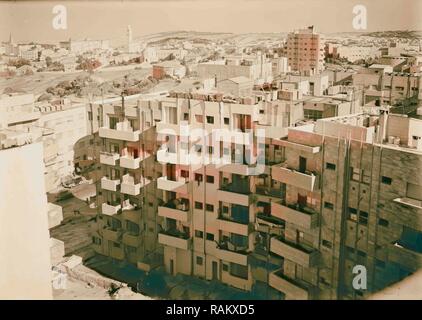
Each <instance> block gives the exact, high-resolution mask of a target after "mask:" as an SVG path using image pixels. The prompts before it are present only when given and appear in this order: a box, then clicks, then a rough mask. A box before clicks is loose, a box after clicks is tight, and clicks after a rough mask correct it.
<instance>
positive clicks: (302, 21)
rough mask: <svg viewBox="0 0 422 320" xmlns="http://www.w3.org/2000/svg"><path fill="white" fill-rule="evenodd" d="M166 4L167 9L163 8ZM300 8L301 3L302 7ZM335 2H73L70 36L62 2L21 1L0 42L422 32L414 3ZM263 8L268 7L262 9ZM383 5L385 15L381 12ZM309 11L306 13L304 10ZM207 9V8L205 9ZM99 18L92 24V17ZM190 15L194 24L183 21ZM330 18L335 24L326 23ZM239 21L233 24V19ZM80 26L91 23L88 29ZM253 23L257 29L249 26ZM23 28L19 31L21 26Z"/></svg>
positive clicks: (10, 9) (6, 15)
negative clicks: (310, 28)
mask: <svg viewBox="0 0 422 320" xmlns="http://www.w3.org/2000/svg"><path fill="white" fill-rule="evenodd" d="M163 2H164V3H165V5H163ZM298 2H299V3H298ZM338 2H339V1H334V0H317V1H312V2H311V1H309V0H300V1H291V0H283V1H273V0H235V1H231V2H230V3H226V2H224V1H213V2H211V1H209V0H196V1H192V0H190V1H184V0H161V1H155V2H152V1H136V2H135V1H121V2H117V1H105V2H98V1H89V2H86V3H85V2H81V1H70V2H66V3H64V5H65V6H66V8H67V24H68V27H67V29H66V30H54V29H53V27H52V19H53V17H54V16H55V15H54V14H53V13H52V8H53V7H54V6H55V5H58V4H61V3H59V2H52V1H51V2H50V1H34V2H29V1H23V2H2V3H0V20H1V21H3V22H2V23H0V25H2V24H4V26H11V27H9V28H6V27H3V26H2V27H1V28H0V38H1V39H2V40H4V41H5V40H7V39H8V38H9V35H10V33H12V34H13V37H14V39H15V41H17V42H29V41H35V42H37V41H39V42H57V41H63V40H67V39H69V38H72V39H85V38H91V39H96V38H98V39H103V38H108V39H110V40H112V41H113V42H116V44H118V43H119V42H120V41H122V39H124V35H125V30H126V26H127V25H128V24H130V25H131V26H132V29H133V32H134V37H135V38H136V37H141V36H144V35H148V34H154V33H161V32H171V31H173V32H174V31H178V30H180V31H182V30H183V31H197V32H215V33H234V34H245V33H284V32H289V31H292V30H294V29H299V28H302V27H305V26H307V25H315V26H316V28H317V30H318V31H319V32H321V33H325V34H330V33H333V31H334V30H335V32H337V33H338V32H365V31H366V32H375V31H390V30H422V23H421V22H420V21H418V19H417V14H416V12H417V11H418V10H415V7H421V9H422V3H420V2H418V1H415V0H405V1H401V2H400V3H397V2H396V1H389V2H387V3H385V1H380V0H373V1H368V0H365V1H359V2H356V1H351V0H346V1H341V2H340V3H338ZM263 4H265V5H263ZM358 4H362V5H365V6H366V8H367V14H368V26H367V27H368V28H367V30H354V29H353V26H352V20H353V17H354V16H355V15H354V14H353V7H354V6H355V5H358ZM381 4H382V8H383V10H382V14H381V13H380V11H379V10H378V8H379V7H380V5H381ZM305 6H306V8H307V10H303V7H305ZM203 8H206V10H205V9H203ZM92 14H95V16H98V17H101V18H99V19H94V21H93V20H89V19H90V16H91V15H92ZM185 14H188V15H189V17H190V19H182V18H181V17H183V15H185ZM326 14H329V16H330V17H331V19H326ZM234 16H235V17H237V18H236V19H233V17H234ZM81 21H90V26H89V28H86V24H85V23H81ZM251 21H254V22H255V23H250V22H251ZM17 23H20V25H17Z"/></svg>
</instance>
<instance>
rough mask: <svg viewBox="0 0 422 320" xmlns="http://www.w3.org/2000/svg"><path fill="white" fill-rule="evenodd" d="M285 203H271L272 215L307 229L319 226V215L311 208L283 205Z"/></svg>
mask: <svg viewBox="0 0 422 320" xmlns="http://www.w3.org/2000/svg"><path fill="white" fill-rule="evenodd" d="M282 203H283V202H272V203H271V215H272V216H274V217H277V218H279V219H282V220H285V221H286V222H288V223H293V224H295V225H297V226H299V227H302V228H305V229H313V228H315V227H317V226H318V214H317V213H316V212H315V211H313V210H312V209H310V208H306V207H300V206H299V205H283V204H282Z"/></svg>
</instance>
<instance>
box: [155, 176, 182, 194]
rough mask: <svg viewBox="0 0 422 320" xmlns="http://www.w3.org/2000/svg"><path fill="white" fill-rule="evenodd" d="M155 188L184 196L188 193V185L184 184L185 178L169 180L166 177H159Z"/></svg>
mask: <svg viewBox="0 0 422 320" xmlns="http://www.w3.org/2000/svg"><path fill="white" fill-rule="evenodd" d="M157 188H158V189H161V190H166V191H173V192H180V193H184V194H186V193H188V183H187V182H186V179H185V178H178V179H177V180H170V179H168V178H167V177H160V178H158V179H157Z"/></svg>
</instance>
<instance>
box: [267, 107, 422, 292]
mask: <svg viewBox="0 0 422 320" xmlns="http://www.w3.org/2000/svg"><path fill="white" fill-rule="evenodd" d="M421 126H422V121H421V120H420V119H417V118H413V117H405V116H400V115H394V114H390V115H389V114H388V113H387V112H385V113H384V114H382V115H381V116H371V115H363V114H359V115H351V116H345V117H337V118H329V119H322V120H318V121H317V122H316V125H307V126H302V127H297V128H291V129H289V132H288V137H287V139H282V140H279V141H278V142H277V141H274V143H275V144H279V145H282V146H283V147H284V153H283V154H284V156H285V161H284V162H283V163H282V164H281V165H275V166H273V167H272V171H271V173H272V178H273V179H274V180H276V181H279V182H281V183H282V185H283V190H284V195H283V199H282V200H281V201H279V202H274V203H271V215H273V216H275V217H278V218H280V219H282V220H283V221H284V222H285V228H284V230H283V234H282V235H281V236H279V237H272V238H271V244H270V251H272V252H273V253H275V254H277V255H280V256H282V257H283V263H282V264H281V265H280V269H279V270H277V271H275V272H273V273H272V274H271V276H270V278H269V280H270V281H269V284H270V286H272V287H274V288H276V289H277V290H279V291H281V292H283V293H284V294H285V297H286V298H287V299H289V298H292V299H296V298H302V299H353V298H361V297H365V296H366V295H367V294H368V293H370V292H373V291H376V290H379V289H381V288H383V287H385V286H386V285H389V284H391V283H393V282H395V281H397V280H399V279H401V278H402V277H404V276H406V275H408V274H409V273H412V272H413V271H415V270H417V269H418V268H420V267H421V263H422V260H421V259H422V255H421V254H422V248H421V246H420V237H421V236H422V233H421V219H420V216H419V215H420V210H421V208H422V207H421V200H422V180H421V177H420V170H421V159H422V148H421V143H420V141H421V140H420V139H421V138H420V135H421V132H422V131H421V129H422V127H421ZM356 265H361V266H364V267H365V270H366V272H367V273H366V274H367V289H366V290H358V289H359V288H354V287H353V279H354V277H355V274H354V273H353V272H354V267H355V266H356Z"/></svg>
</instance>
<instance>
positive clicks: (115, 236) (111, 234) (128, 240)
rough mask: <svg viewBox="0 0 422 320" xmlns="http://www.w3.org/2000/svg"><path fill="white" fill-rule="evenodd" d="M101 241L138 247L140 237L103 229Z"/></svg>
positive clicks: (130, 233) (129, 233) (120, 231)
mask: <svg viewBox="0 0 422 320" xmlns="http://www.w3.org/2000/svg"><path fill="white" fill-rule="evenodd" d="M103 239H104V240H110V241H113V242H122V243H123V244H125V245H128V246H132V247H138V246H139V243H140V242H139V241H140V237H139V234H135V233H132V232H129V231H125V232H124V231H122V230H116V229H112V228H105V229H103Z"/></svg>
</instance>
